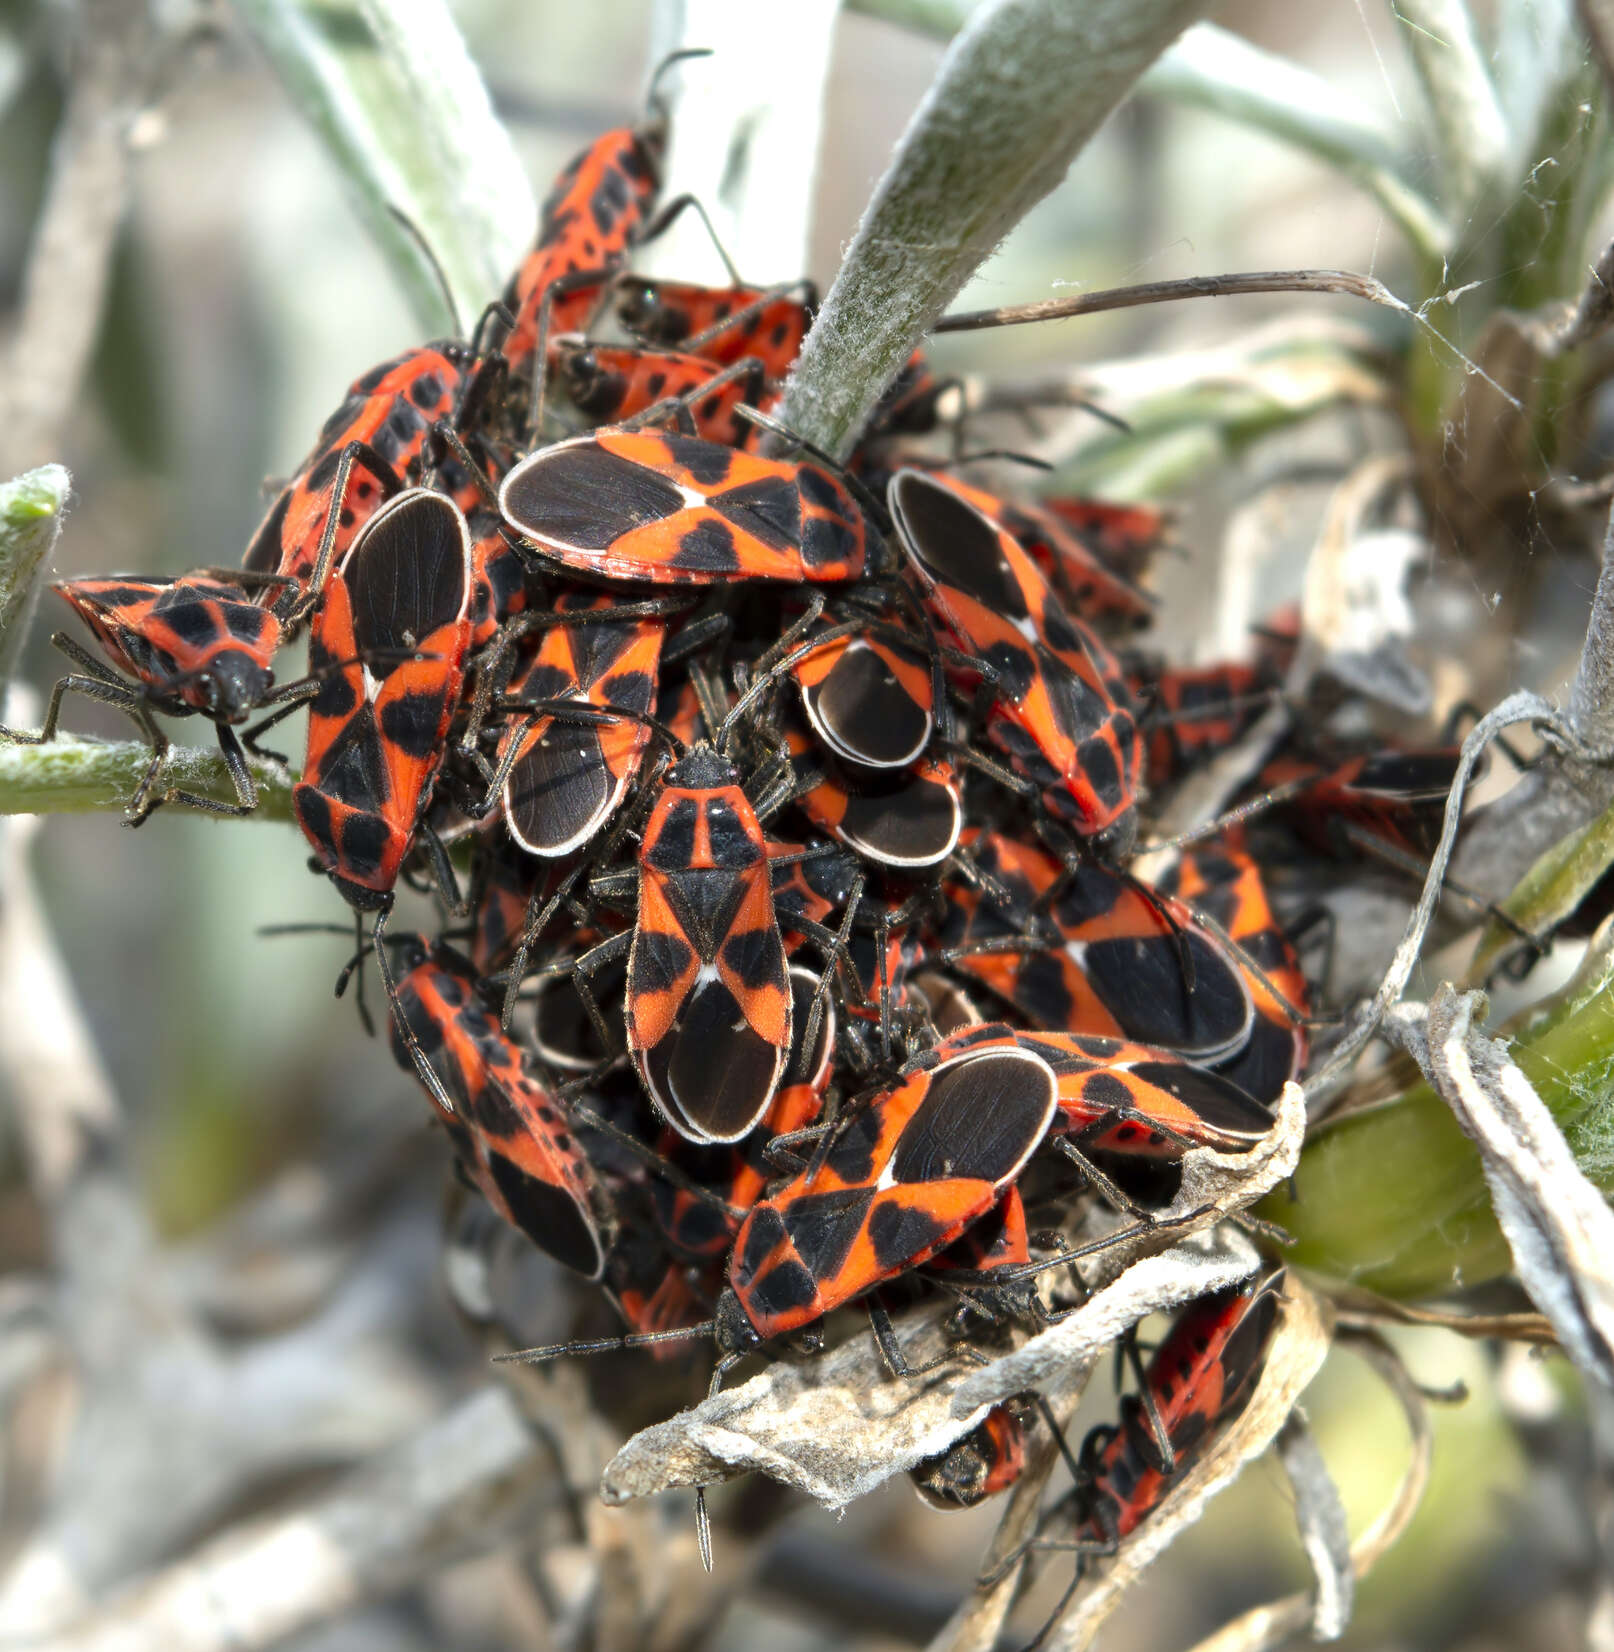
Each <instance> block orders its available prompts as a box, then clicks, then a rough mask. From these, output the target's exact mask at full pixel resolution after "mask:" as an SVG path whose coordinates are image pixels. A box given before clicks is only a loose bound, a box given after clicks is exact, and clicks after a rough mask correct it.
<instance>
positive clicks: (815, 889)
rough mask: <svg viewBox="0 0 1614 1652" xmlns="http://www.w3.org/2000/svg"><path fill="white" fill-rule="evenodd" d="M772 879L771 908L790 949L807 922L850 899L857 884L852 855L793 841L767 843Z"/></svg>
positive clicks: (819, 919)
mask: <svg viewBox="0 0 1614 1652" xmlns="http://www.w3.org/2000/svg"><path fill="white" fill-rule="evenodd" d="M768 857H769V869H770V872H771V875H772V881H773V909H774V912H775V914H776V915H777V916H778V919H779V928H780V932H781V933H782V934H783V936H784V939H785V951H786V952H791V951H793V950H794V949H795V948H796V947H797V946H798V945H800V943H801V941H802V940H803V939H804V938H805V935H806V930H805V929H804V928H803V927H801V926H802V924H803V922H805V923H807V924H821V923H823V921H824V920H825V919H826V918H827V917H829V915H830V914H831V913H832V912H838V911H839V910H840V909H841V908H842V907H843V906H845V905H846V903H847V901H848V900H849V899H850V898H851V895H852V890H853V888H854V886H855V885H856V883H857V876H858V865H857V860H856V858H855V857H854V856H852V855H849V854H847V853H846V852H845V851H844V850H840V849H831V848H830V846H829V845H828V844H823V845H822V846H820V847H817V848H811V849H803V848H801V847H800V846H799V845H797V844H794V843H774V842H770V843H769V844H768Z"/></svg>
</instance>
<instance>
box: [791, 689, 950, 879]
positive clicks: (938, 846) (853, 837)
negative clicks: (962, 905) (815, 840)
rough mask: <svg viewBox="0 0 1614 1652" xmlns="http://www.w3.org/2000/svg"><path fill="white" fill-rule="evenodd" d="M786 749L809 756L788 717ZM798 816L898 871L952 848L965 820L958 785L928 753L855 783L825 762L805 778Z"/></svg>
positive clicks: (932, 862) (805, 740)
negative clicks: (907, 766) (904, 766)
mask: <svg viewBox="0 0 1614 1652" xmlns="http://www.w3.org/2000/svg"><path fill="white" fill-rule="evenodd" d="M784 735H785V740H786V743H787V744H788V746H789V748H790V752H791V755H792V756H793V757H794V758H796V759H797V760H798V763H800V762H801V761H802V760H806V761H808V762H813V761H814V760H815V759H814V753H813V742H812V738H811V736H810V735H809V734H808V733H807V731H806V730H805V729H804V728H802V727H801V726H800V725H799V724H796V723H793V722H792V721H790V720H789V719H786V721H785V723H784ZM808 779H811V780H812V782H813V783H812V784H809V785H808V789H807V790H806V791H804V792H803V793H802V794H801V795H800V796H799V797H798V798H797V800H796V801H797V804H798V806H799V807H800V809H801V811H802V813H803V814H805V815H806V816H807V818H808V819H809V820H810V821H812V823H813V824H814V825H815V826H817V827H818V828H819V830H820V831H824V832H828V833H829V835H830V836H831V837H834V838H837V839H839V841H840V842H842V843H844V844H845V845H846V846H847V847H848V848H849V849H855V850H856V851H857V852H858V853H859V854H860V855H863V856H864V857H865V858H867V859H869V860H874V861H878V862H879V863H880V864H881V865H882V866H891V867H896V868H898V869H900V870H919V869H921V868H923V867H927V866H936V865H938V864H939V863H940V862H942V861H944V860H945V859H946V858H947V857H948V855H950V854H951V853H952V852H953V849H954V846H955V845H956V844H957V843H958V836H959V832H960V831H961V830H962V829H963V825H964V798H963V789H962V788H961V787H960V785H959V781H958V774H957V772H956V771H955V770H954V768H953V766H952V765H951V764H950V763H946V762H943V761H942V760H941V759H940V758H934V757H932V758H925V759H923V760H922V761H920V762H918V763H915V764H914V765H913V766H912V767H911V768H907V769H891V770H886V771H883V772H882V771H879V770H874V771H870V772H866V773H863V774H860V775H859V776H858V778H857V780H856V781H854V780H853V778H852V776H851V775H850V774H849V773H847V772H845V771H837V770H836V769H835V768H834V767H833V766H832V764H831V763H830V762H828V761H825V760H822V759H818V760H817V769H816V771H815V773H814V774H813V775H811V776H806V777H804V779H803V782H802V783H803V784H807V781H808Z"/></svg>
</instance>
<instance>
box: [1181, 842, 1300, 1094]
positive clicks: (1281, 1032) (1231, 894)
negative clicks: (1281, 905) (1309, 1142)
mask: <svg viewBox="0 0 1614 1652" xmlns="http://www.w3.org/2000/svg"><path fill="white" fill-rule="evenodd" d="M1160 888H1161V889H1162V890H1163V891H1164V892H1165V893H1167V894H1174V895H1178V896H1180V897H1181V898H1182V899H1183V900H1185V901H1187V902H1189V903H1191V904H1192V906H1193V908H1194V909H1195V910H1196V911H1197V912H1202V913H1204V914H1206V915H1207V916H1208V917H1210V918H1212V919H1213V920H1214V921H1215V922H1216V923H1218V924H1219V925H1220V926H1221V928H1222V931H1223V933H1225V934H1226V935H1227V936H1228V937H1229V938H1230V939H1231V940H1233V941H1234V942H1236V943H1237V945H1238V949H1239V954H1240V959H1239V962H1240V970H1241V973H1242V974H1243V977H1244V984H1245V987H1246V988H1247V990H1248V992H1249V994H1250V1002H1251V1004H1252V1005H1253V1007H1254V1010H1255V1020H1254V1021H1253V1023H1252V1024H1251V1027H1250V1036H1249V1037H1248V1039H1246V1040H1245V1043H1244V1047H1243V1048H1242V1049H1241V1050H1239V1051H1238V1052H1237V1053H1236V1054H1234V1055H1232V1056H1229V1057H1227V1058H1226V1059H1224V1060H1222V1061H1219V1062H1218V1063H1217V1064H1216V1065H1217V1069H1218V1071H1220V1072H1221V1073H1222V1074H1223V1075H1224V1076H1226V1077H1227V1078H1230V1079H1232V1080H1233V1082H1234V1083H1235V1084H1237V1085H1238V1086H1239V1088H1240V1089H1242V1090H1246V1091H1248V1092H1249V1094H1250V1095H1252V1096H1254V1097H1255V1099H1256V1100H1257V1101H1261V1102H1269V1103H1270V1102H1275V1101H1276V1100H1277V1099H1278V1097H1279V1095H1280V1094H1281V1093H1282V1091H1283V1087H1284V1085H1285V1084H1286V1083H1287V1082H1288V1081H1289V1080H1290V1079H1293V1078H1298V1077H1299V1076H1300V1071H1301V1068H1302V1067H1304V1065H1305V1062H1306V1025H1305V1016H1306V1014H1307V1010H1308V1007H1309V1002H1310V989H1309V987H1308V985H1307V982H1306V977H1305V974H1304V972H1303V971H1302V970H1301V968H1300V960H1299V958H1298V957H1297V956H1296V954H1295V949H1294V947H1293V946H1292V945H1291V944H1290V941H1289V937H1288V936H1287V935H1285V934H1284V932H1283V927H1282V925H1281V924H1279V922H1278V919H1277V915H1276V914H1275V913H1274V912H1273V910H1272V903H1271V901H1270V900H1268V898H1267V892H1266V884H1265V881H1264V880H1263V878H1262V876H1261V868H1260V867H1259V866H1258V865H1257V864H1256V862H1255V859H1254V857H1253V856H1252V855H1251V854H1250V852H1249V851H1248V850H1247V849H1246V848H1245V847H1244V845H1243V840H1242V838H1241V836H1240V835H1239V834H1238V833H1237V832H1231V833H1228V834H1226V835H1225V836H1224V837H1222V838H1220V839H1218V840H1215V841H1213V842H1211V843H1203V844H1197V845H1195V846H1194V847H1193V848H1192V849H1185V850H1184V851H1183V853H1182V855H1181V856H1180V857H1179V859H1178V861H1177V863H1176V865H1175V866H1173V867H1172V868H1171V869H1170V870H1169V871H1168V872H1166V873H1165V874H1164V875H1163V876H1162V878H1161V880H1160Z"/></svg>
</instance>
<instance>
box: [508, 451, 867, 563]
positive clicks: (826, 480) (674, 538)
mask: <svg viewBox="0 0 1614 1652" xmlns="http://www.w3.org/2000/svg"><path fill="white" fill-rule="evenodd" d="M499 505H500V509H501V510H502V511H503V512H504V518H505V521H506V522H508V523H509V525H510V526H511V527H512V528H513V529H515V531H516V532H517V533H519V534H521V535H522V536H523V537H524V538H525V539H527V540H528V541H529V542H530V543H531V544H533V545H535V546H537V547H538V548H539V549H540V550H542V551H543V552H545V553H546V554H547V555H548V556H550V557H552V558H554V559H555V560H556V561H558V562H560V563H561V564H563V565H564V566H565V567H568V568H576V569H578V570H580V571H582V572H586V573H593V574H597V575H601V576H603V577H605V578H607V579H622V580H636V581H637V580H644V581H649V582H650V583H652V584H663V585H665V584H702V585H710V584H724V583H728V582H731V581H736V580H751V579H769V580H787V581H790V582H792V583H795V582H800V581H803V580H815V581H822V580H847V579H856V578H857V577H858V575H859V574H861V573H862V572H863V569H864V565H865V562H866V560H867V557H868V552H869V537H870V533H871V531H872V530H871V529H870V527H869V524H868V522H867V521H866V519H865V518H864V516H863V513H862V511H861V510H860V509H859V507H858V505H857V503H856V502H855V501H854V500H853V498H852V496H851V494H849V493H848V492H847V490H846V488H845V487H844V486H843V485H842V483H841V482H840V480H839V479H838V478H837V477H835V476H833V475H832V474H831V473H830V472H829V471H827V470H825V469H824V468H823V467H822V466H821V465H817V464H813V463H811V462H810V461H805V460H785V459H762V458H758V457H756V456H755V455H753V454H748V453H737V452H736V451H735V450H734V449H733V448H729V447H724V446H723V445H722V444H721V443H718V442H703V441H701V440H700V439H699V438H697V437H694V436H668V435H660V434H657V433H654V432H651V431H626V430H609V429H607V430H597V431H595V432H594V433H593V434H592V435H588V436H577V437H574V438H572V439H571V440H570V441H565V442H557V443H556V444H555V445H554V446H553V447H546V448H540V449H539V450H538V451H537V452H536V453H533V454H531V455H530V456H529V457H527V458H526V459H524V460H522V462H521V463H520V464H519V465H517V466H516V467H515V469H514V470H512V471H511V472H510V474H509V475H508V476H507V477H506V478H505V479H504V484H503V486H502V487H501V489H500V491H499Z"/></svg>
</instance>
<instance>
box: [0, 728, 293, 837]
mask: <svg viewBox="0 0 1614 1652" xmlns="http://www.w3.org/2000/svg"><path fill="white" fill-rule="evenodd" d="M150 762H151V747H150V746H147V745H142V744H141V743H140V742H139V741H137V740H114V741H100V740H75V739H72V738H70V737H65V736H64V737H58V738H57V739H55V740H53V741H51V742H50V744H48V745H44V746H15V745H9V744H4V743H0V815H28V814H94V813H102V814H108V813H117V812H121V811H122V810H123V808H124V807H125V806H126V805H127V804H128V801H129V799H130V798H131V797H132V796H133V795H134V792H135V788H136V787H137V786H139V784H140V781H141V778H142V777H143V776H144V774H145V772H146V766H147V764H149V763H150ZM247 766H248V767H249V768H250V769H251V771H252V777H253V779H254V780H255V781H256V782H257V786H258V809H257V812H256V813H255V814H254V815H253V816H252V819H254V820H290V819H291V788H292V784H293V781H294V779H295V777H294V776H292V775H290V774H288V773H287V771H286V770H285V769H283V768H281V767H280V765H279V764H277V763H266V762H263V761H261V760H259V759H257V758H253V759H250V760H249V761H248V765H247ZM161 784H162V785H164V786H180V787H183V788H184V789H185V790H187V791H194V792H201V793H202V794H203V795H205V796H207V797H216V798H219V799H220V800H222V801H229V800H231V799H233V797H234V795H235V793H234V790H233V788H232V787H231V784H230V777H229V771H228V770H227V769H226V768H225V767H224V760H223V758H221V757H220V756H219V754H218V753H217V752H216V751H200V750H198V749H196V748H195V747H191V746H170V747H169V748H168V756H167V758H166V760H165V762H164V766H163V773H162V781H161ZM157 818H159V819H160V818H161V814H160V813H159V815H158V817H157ZM147 830H149V827H148V828H147Z"/></svg>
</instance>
